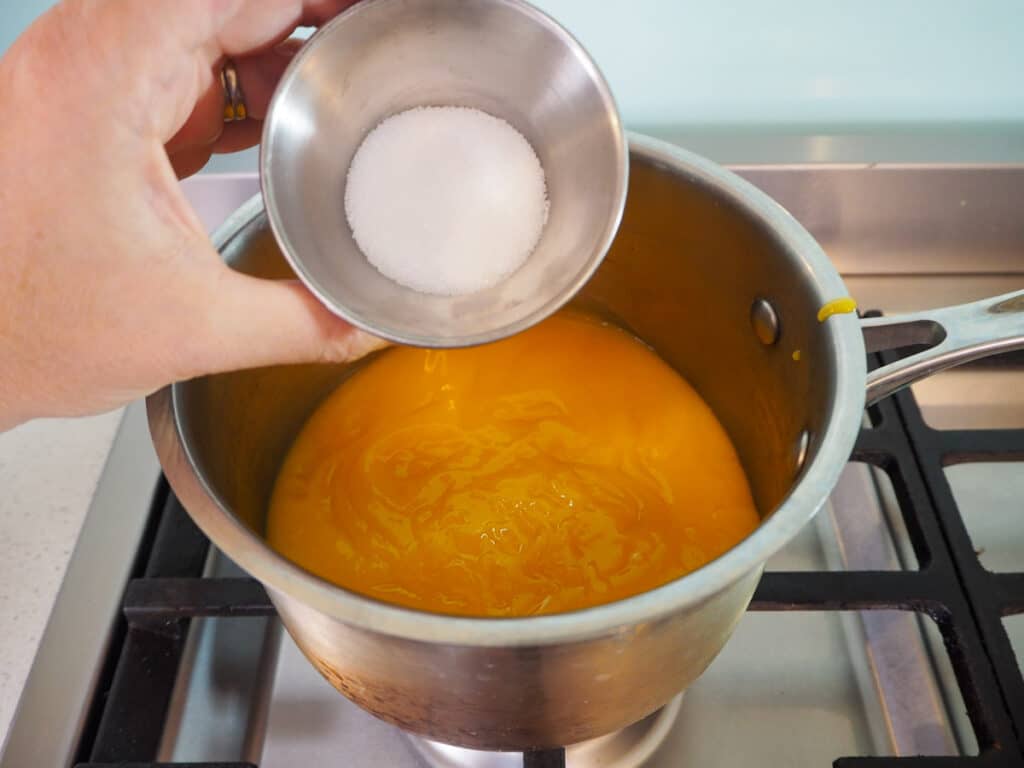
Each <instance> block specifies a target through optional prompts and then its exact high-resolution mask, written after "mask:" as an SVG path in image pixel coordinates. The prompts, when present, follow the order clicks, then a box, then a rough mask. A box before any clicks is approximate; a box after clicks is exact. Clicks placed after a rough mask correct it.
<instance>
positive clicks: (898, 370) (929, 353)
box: [861, 291, 1024, 405]
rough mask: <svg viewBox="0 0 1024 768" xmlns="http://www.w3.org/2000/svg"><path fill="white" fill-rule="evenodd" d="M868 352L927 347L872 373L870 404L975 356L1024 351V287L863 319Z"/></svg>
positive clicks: (974, 358)
mask: <svg viewBox="0 0 1024 768" xmlns="http://www.w3.org/2000/svg"><path fill="white" fill-rule="evenodd" d="M861 330H862V331H863V332H864V346H865V347H866V348H867V351H868V352H880V351H882V350H886V349H898V348H900V347H908V346H916V345H920V344H926V345H928V349H926V350H924V351H923V352H919V353H917V354H914V355H911V356H909V357H906V358H903V359H902V360H898V361H897V362H895V363H891V364H890V365H885V366H882V367H881V368H877V369H875V370H874V371H871V372H870V373H869V374H868V378H867V398H866V399H867V404H868V405H871V404H873V403H876V402H878V401H879V400H881V399H882V398H883V397H888V396H889V395H891V394H893V393H894V392H897V391H899V390H901V389H903V388H904V387H906V386H908V385H910V384H913V383H914V382H915V381H918V380H919V379H923V378H925V377H927V376H931V375H932V374H933V373H938V372H939V371H943V370H945V369H947V368H952V367H953V366H956V365H961V364H962V363H968V362H970V361H972V360H979V359H981V358H983V357H989V356H991V355H996V354H999V353H1001V352H1010V351H1012V350H1015V349H1024V291H1015V292H1014V293H1007V294H1005V295H1003V296H996V297H995V298H990V299H982V300H981V301H975V302H972V303H970V304H959V305H957V306H954V307H945V308H943V309H934V310H927V311H924V312H915V313H913V314H907V315H897V316H895V317H872V318H867V319H864V320H861Z"/></svg>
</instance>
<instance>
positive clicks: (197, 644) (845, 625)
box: [0, 165, 1024, 768]
mask: <svg viewBox="0 0 1024 768" xmlns="http://www.w3.org/2000/svg"><path fill="white" fill-rule="evenodd" d="M736 170H737V171H738V172H740V173H741V174H742V175H744V176H746V177H747V178H748V179H749V180H751V181H752V182H753V183H755V184H757V185H758V186H761V187H762V188H763V189H765V190H766V191H767V192H768V193H769V194H771V195H772V196H774V197H775V198H776V199H777V200H779V201H780V202H781V203H782V204H783V205H785V206H786V207H787V208H788V209H789V210H790V211H791V212H792V213H793V215H794V216H796V217H797V218H798V219H799V220H801V221H802V222H803V223H804V225H805V226H806V227H807V228H808V229H809V230H810V231H811V233H812V234H814V235H815V236H816V237H817V238H818V240H819V242H821V243H822V245H823V246H824V247H825V249H826V251H827V252H828V253H829V254H830V256H831V257H832V258H833V260H834V261H835V263H836V265H837V266H838V268H839V269H840V271H841V272H842V273H843V275H844V278H845V279H846V281H847V285H848V287H849V288H850V291H851V293H852V295H853V296H854V297H855V298H857V299H858V302H859V303H860V305H861V306H862V307H872V308H877V309H880V310H883V311H885V312H886V313H895V312H902V311H914V310H918V309H925V308H928V307H936V306H940V305H944V304H950V303H957V302H961V301H969V300H972V299H977V298H982V297H984V296H989V295H997V294H1000V293H1004V292H1007V291H1010V290H1014V289H1019V288H1020V287H1021V283H1022V282H1024V201H1022V199H1021V198H1020V196H1019V193H1018V192H1019V190H1020V189H1022V188H1024V168H1015V167H964V166H960V167H923V166H912V167H901V166H877V165H876V166H829V167H823V166H785V167H781V166H747V167H741V168H737V169H736ZM186 188H187V191H188V193H189V195H190V197H191V199H192V200H193V201H194V202H195V204H196V205H197V207H198V208H199V210H200V212H201V214H202V215H203V218H204V220H205V222H206V223H207V224H208V226H210V227H211V228H212V227H214V226H215V225H216V224H217V223H219V221H221V220H222V219H223V218H224V216H225V215H226V214H227V213H229V212H230V211H232V210H233V209H234V208H235V207H237V205H239V204H240V203H241V202H242V201H243V200H244V199H245V198H247V197H248V196H250V195H251V194H254V193H255V192H256V191H257V183H256V179H255V177H253V176H250V175H236V176H220V177H199V178H197V179H195V180H192V181H191V182H189V183H188V185H187V187H186ZM873 362H875V363H877V362H880V361H878V360H874V361H873ZM1022 385H1024V360H1022V359H1021V357H1020V356H1016V357H1015V356H1008V357H1005V358H1002V359H999V360H996V361H990V362H987V363H984V364H978V365H974V366H972V367H969V368H966V369H962V370H958V371H953V372H949V373H945V374H942V375H940V376H938V377H936V378H934V379H932V380H929V381H927V382H924V383H922V384H919V385H916V386H915V387H914V388H913V390H912V391H907V392H903V393H900V394H899V395H897V396H896V397H895V398H893V399H890V400H887V401H883V402H882V403H881V404H880V405H879V406H876V407H873V408H871V409H870V410H869V412H868V413H866V414H865V422H864V428H863V430H862V432H861V435H860V438H859V440H858V443H857V447H856V449H855V451H854V454H853V456H852V459H851V462H850V464H849V465H848V466H847V468H846V470H845V472H844V474H843V477H842V479H841V481H840V483H839V485H838V486H837V488H836V489H835V492H834V493H833V495H832V498H831V500H830V502H829V504H828V505H827V507H826V508H825V509H824V510H822V512H821V513H820V514H819V515H818V517H817V518H816V520H815V521H814V523H812V524H811V525H809V526H807V528H806V529H805V530H804V531H803V532H802V533H801V534H800V535H799V536H798V537H797V538H796V539H795V540H794V541H793V542H792V543H791V544H790V545H789V546H788V547H786V548H785V549H784V550H783V551H782V552H780V553H779V554H778V555H777V556H775V557H774V558H773V559H772V560H771V561H769V563H768V567H767V571H766V574H765V576H764V578H763V579H762V582H761V584H760V586H759V588H758V591H757V594H756V595H755V598H754V601H753V603H752V605H751V609H750V611H749V612H748V613H747V615H746V617H745V618H744V619H743V620H742V621H741V623H740V625H739V628H738V629H737V631H736V633H735V635H734V636H733V638H732V639H731V640H730V641H729V643H728V645H727V646H726V648H725V650H724V651H723V653H722V654H721V655H720V656H719V657H718V658H717V659H716V660H715V661H714V662H713V663H712V665H711V667H710V668H709V669H708V671H707V672H706V673H705V674H704V675H703V676H702V677H701V678H700V679H699V680H698V681H697V682H696V683H695V684H694V685H693V686H692V687H691V688H690V689H689V690H687V691H686V692H685V694H684V695H683V696H682V697H681V698H679V699H676V700H675V701H673V702H672V703H671V704H670V705H668V706H667V707H666V708H664V709H663V710H661V711H659V712H657V713H655V714H653V715H652V716H651V717H649V718H647V719H646V720H645V721H642V722H641V723H638V724H636V725H634V726H631V727H630V728H628V729H626V730H625V731H623V732H620V733H617V734H612V735H610V736H608V737H604V738H602V739H598V740H595V741H594V742H588V743H586V744H582V745H567V747H566V748H565V749H559V750H550V751H545V752H537V753H528V754H526V755H522V754H511V753H506V754H500V753H479V752H476V753H474V752H471V751H467V750H458V749H454V748H451V747H447V746H445V745H439V744H434V743H430V742H425V741H423V740H420V739H418V738H416V737H413V736H410V735H409V734H406V733H403V732H402V731H400V730H398V729H397V728H395V727H393V726H390V725H387V724H385V723H383V722H381V721H378V720H376V719H374V718H373V717H372V716H370V715H369V714H366V713H365V712H363V711H362V710H360V709H359V708H357V707H356V706H355V705H353V704H350V703H349V702H348V701H347V700H346V699H344V698H342V697H341V696H340V694H338V693H337V692H336V691H335V689H334V688H332V687H331V686H330V685H329V684H328V683H327V682H326V681H324V680H323V679H322V678H321V677H320V676H319V675H318V673H317V672H316V671H315V670H314V669H313V668H312V667H311V666H310V664H309V663H308V662H307V661H306V659H305V658H304V657H303V656H302V655H301V653H300V652H299V651H298V649H297V648H296V647H295V645H294V644H293V643H292V642H291V640H290V639H289V638H288V636H287V635H286V634H284V633H283V632H282V630H281V628H280V626H279V623H278V622H277V620H276V618H275V617H274V611H273V608H272V606H271V605H270V603H269V601H268V600H267V598H266V594H265V593H264V591H263V589H262V587H260V585H259V584H257V583H256V582H254V581H252V580H251V579H248V578H247V577H246V576H245V574H244V573H242V572H241V571H239V570H238V569H237V567H235V566H234V565H233V564H232V563H230V562H229V561H227V559H226V558H224V557H223V556H222V555H220V554H219V553H217V552H216V551H215V550H213V549H212V548H211V547H210V545H209V542H208V541H207V540H206V539H205V537H203V536H202V534H201V533H200V532H199V531H198V530H197V529H196V528H195V526H194V525H193V524H192V523H191V521H190V520H189V518H188V516H187V514H186V513H185V512H184V510H183V509H182V508H181V506H180V504H179V503H178V502H177V500H176V499H175V498H174V496H173V494H172V493H171V492H170V491H169V489H168V488H167V486H166V484H165V483H164V482H163V481H162V480H161V479H160V472H159V466H158V464H157V462H156V459H155V456H154V455H153V452H152V448H151V446H150V444H149V437H148V432H147V429H146V424H145V414H144V411H143V408H142V406H141V405H138V404H137V405H133V406H131V407H130V408H129V409H128V411H127V412H126V415H125V419H124V422H123V424H122V426H121V429H120V431H119V433H118V436H117V438H116V440H115V443H114V446H113V448H112V451H111V454H110V458H109V461H108V464H107V467H106V469H105V471H104V474H103V477H102V479H101V481H100V484H99V487H98V489H97V493H96V496H95V498H94V501H93V504H92V507H91V508H90V511H89V514H88V517H87V519H86V523H85V526H84V527H83V531H82V534H81V538H80V540H79V543H78V546H77V548H76V550H75V553H74V556H73V559H72V562H71V564H70V566H69V569H68V574H67V577H66V580H65V583H64V586H63V588H62V591H61V594H60V596H59V597H58V601H57V604H56V606H55V609H54V613H53V615H52V617H51V620H50V623H49V626H48V627H47V630H46V633H45V635H44V637H43V640H42V642H41V645H40V650H39V653H38V655H37V658H36V661H35V664H34V666H33V669H32V672H31V674H30V677H29V680H28V683H27V685H26V688H25V691H24V693H23V696H22V701H21V704H20V707H19V711H18V714H17V716H16V719H15V721H14V723H13V724H12V728H11V732H10V737H9V740H8V743H7V745H6V749H5V751H4V753H3V756H2V760H0V763H2V765H3V766H27V765H81V766H90V767H91V768H99V767H100V766H103V767H104V768H106V767H107V766H114V765H124V764H126V763H127V764H130V765H133V766H138V767H141V766H152V765H155V764H160V765H162V766H168V765H189V766H195V765H206V766H208V767H209V768H212V767H213V766H221V768H241V766H248V765H252V766H259V767H260V768H282V767H284V766H293V765H323V766H333V765H337V766H352V767H353V768H359V767H361V766H381V765H387V766H396V767H403V766H410V767H412V766H416V767H418V768H424V767H426V766H459V765H473V766H494V767H495V768H498V767H499V766H500V767H502V768H504V766H520V765H528V766H560V765H569V766H578V767H582V766H635V767H637V768H639V766H651V767H653V768H661V767H662V766H679V765H700V766H735V765H745V764H750V765H753V764H756V765H760V766H775V765H778V766H826V765H830V764H836V765H849V766H853V765H865V766H866V765H872V766H891V767H892V768H907V767H912V768H913V767H916V768H922V767H924V766H932V765H936V766H937V765H941V766H946V767H949V766H965V768H968V767H972V766H981V765H992V766H998V765H1007V766H1008V765H1020V764H1022V763H1024V678H1022V675H1021V665H1020V663H1019V662H1018V658H1017V657H1018V656H1019V657H1020V658H1024V524H1022V522H1021V518H1020V514H1021V509H1022V503H1021V501H1020V499H1021V497H1022V496H1024V469H1022V466H1021V464H1020V463H1019V462H1021V461H1024V386H1022Z"/></svg>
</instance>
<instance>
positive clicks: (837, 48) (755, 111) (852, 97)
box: [0, 0, 1024, 167]
mask: <svg viewBox="0 0 1024 768" xmlns="http://www.w3.org/2000/svg"><path fill="white" fill-rule="evenodd" d="M139 1H142V0H139ZM537 4H538V5H539V6H540V7H542V8H544V9H545V10H546V11H548V12H549V13H551V14H552V15H553V16H555V17H556V18H557V19H559V20H560V21H561V22H562V23H563V24H565V25H566V26H567V27H568V28H569V29H570V30H571V31H572V32H573V33H574V34H575V35H576V36H577V37H578V38H579V39H580V40H581V41H582V42H583V44H584V45H585V46H587V47H588V48H589V50H590V51H591V53H592V54H593V55H594V57H595V58H596V59H597V61H598V63H599V65H600V66H601V68H602V69H603V70H604V72H605V74H606V75H607V77H608V79H609V80H610V81H611V84H612V87H613V89H614V91H615V93H616V96H617V98H618V100H619V104H620V107H621V110H622V113H623V116H624V118H625V121H626V123H627V124H628V125H629V126H630V127H632V128H639V129H642V130H648V131H653V132H655V133H672V132H682V133H693V132H698V133H699V132H702V131H709V130H718V129H723V130H750V129H757V130H762V131H767V132H773V133H776V134H778V133H780V132H781V133H786V132H797V133H804V134H806V133H813V132H818V131H824V132H826V133H831V134H836V133H842V132H847V131H854V132H856V131H858V130H861V129H863V128H864V127H866V126H868V127H872V128H874V129H877V128H878V127H880V126H882V127H887V128H888V127H891V128H895V129H897V130H900V129H907V127H911V126H920V125H925V126H932V127H939V128H941V127H942V126H963V125H967V126H971V127H974V128H977V127H981V128H982V129H983V130H987V131H996V132H999V133H1001V134H1005V133H1006V132H1007V131H1009V132H1010V133H1015V134H1017V136H1018V137H1019V132H1020V131H1021V130H1024V84H1022V83H1024V3H1021V2H1020V0H982V1H981V2H979V1H978V0H897V1H896V2H893V1H892V0H857V2H821V1H820V0H776V1H775V2H770V3H768V2H764V0H729V1H728V2H717V1H716V0H701V1H700V2H696V1H695V0H631V2H629V3H626V2H600V3H598V2H593V1H592V0H538V2H537ZM50 5H52V0H3V1H2V2H0V48H6V46H7V45H8V44H9V43H10V41H11V40H13V39H14V37H15V36H16V35H17V34H18V33H19V32H20V31H21V30H22V29H23V28H24V27H25V26H26V25H27V24H28V23H29V22H30V21H31V19H32V18H34V17H35V16H36V15H38V14H39V13H41V12H42V10H43V9H45V8H47V7H48V6H50ZM1004 138H1005V137H1004ZM1011 143H1013V142H1011ZM1018 149H1019V147H1018ZM250 161H251V157H250V158H248V159H246V158H244V157H243V158H241V159H240V160H236V161H235V162H234V163H231V164H229V165H230V166H232V167H242V166H247V165H249V164H250ZM225 167H227V166H225Z"/></svg>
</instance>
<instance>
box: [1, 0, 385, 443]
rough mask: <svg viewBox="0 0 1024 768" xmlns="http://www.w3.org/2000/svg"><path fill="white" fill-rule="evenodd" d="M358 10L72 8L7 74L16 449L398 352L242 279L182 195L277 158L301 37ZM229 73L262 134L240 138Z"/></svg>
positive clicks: (99, 3) (23, 44)
mask: <svg viewBox="0 0 1024 768" xmlns="http://www.w3.org/2000/svg"><path fill="white" fill-rule="evenodd" d="M352 2H353V0H347V1H346V0H319V1H318V2H317V1H314V0H307V1H306V2H301V0H66V2H64V3H62V4H60V5H58V6H57V7H55V8H54V9H53V10H51V11H50V12H49V13H47V14H46V15H45V16H43V17H42V18H40V19H39V20H38V21H37V22H36V23H35V24H34V25H33V26H32V27H31V28H30V29H29V30H28V31H27V32H26V33H25V34H24V35H23V36H22V38H21V39H19V40H18V41H17V42H16V43H15V44H14V45H13V46H12V47H11V49H10V50H9V51H8V52H7V53H6V54H5V55H4V57H3V58H2V59H0V114H2V115H3V116H4V117H3V120H0V147H2V148H3V153H2V155H0V430H3V429H5V428H8V427H11V426H13V425H15V424H17V423H19V422H21V421H25V420H27V419H30V418H33V417H36V416H57V415H78V414H87V413H94V412H99V411H103V410H107V409H110V408H114V407H116V406H119V405H122V404H124V403H126V402H128V401H130V400H133V399H135V398H137V397H140V396H142V395H146V394H148V393H150V392H152V391H154V390H156V389H158V388H159V387H161V386H163V385H165V384H167V383H169V382H172V381H177V380H182V379H187V378H191V377H194V376H198V375H202V374H206V373H215V372H219V371H225V370H232V369H239V368H248V367H256V366H262V365H270V364H277V363H290V362H305V361H317V360H324V361H340V360H346V359H351V358H354V357H358V356H360V355H362V354H365V353H366V352H368V351H370V350H371V349H373V348H376V347H377V346H379V345H380V342H379V341H378V340H376V339H373V338H372V337H370V336H368V335H366V334H364V333H362V332H360V331H357V330H355V329H353V328H352V327H351V326H349V325H348V324H346V323H345V322H343V321H342V320H340V319H338V318H336V317H335V316H334V315H332V314H330V313H329V312H328V311H327V310H326V309H324V308H323V307H322V306H321V305H320V304H319V302H317V301H316V300H315V299H314V298H313V296H312V295H311V294H310V293H308V292H307V291H306V290H305V289H304V288H303V287H302V286H301V285H299V284H298V283H296V282H290V281H279V282H274V281H266V280H258V279H256V278H252V277H248V276H244V275H241V274H239V273H237V272H234V271H232V270H231V269H229V268H228V267H226V266H225V265H224V264H223V262H222V261H221V259H220V257H219V255H218V254H217V252H216V251H215V250H214V249H213V248H212V246H211V245H210V242H209V240H208V239H207V236H206V234H205V232H204V230H203V227H202V225H201V224H200V222H199V219H198V217H197V216H196V214H195V212H194V211H193V210H192V209H191V208H190V207H189V205H188V202H187V201H186V199H185V197H184V195H183V194H182V192H181V189H180V187H179V185H178V177H180V176H184V175H187V174H189V173H193V172H194V171H196V170H198V169H199V168H200V167H202V166H203V165H204V164H205V163H206V161H207V160H208V159H209V157H210V154H211V153H214V152H232V151H235V150H238V149H242V148H245V147H248V146H251V145H253V144H255V143H256V142H257V141H258V140H259V134H260V127H261V123H260V120H261V119H262V118H263V116H264V114H265V112H266V108H267V103H268V101H269V99H270V95H271V93H272V91H273V89H274V86H275V84H276V82H277V80H278V78H279V77H280V75H281V73H282V72H283V70H284V68H285V66H286V65H287V63H288V59H289V57H290V55H291V54H292V53H293V52H294V50H295V45H294V43H295V41H293V40H287V41H286V38H288V36H289V35H290V34H291V33H292V32H293V31H294V29H295V28H296V26H297V25H300V24H301V25H316V24H320V23H323V22H324V21H326V20H327V19H329V18H330V17H332V16H333V15H335V14H337V13H338V12H340V11H341V10H343V9H344V8H345V7H347V6H348V5H351V4H352ZM225 57H232V59H233V60H234V61H235V62H236V66H237V69H238V72H239V75H240V81H241V83H242V86H243V89H244V91H245V96H246V101H247V105H248V107H249V112H250V118H252V119H249V120H246V121H244V122H237V123H229V124H225V123H224V122H223V110H224V101H223V94H222V88H221V85H220V79H219V72H220V68H221V66H222V62H223V61H224V58H225ZM339 215H341V212H339Z"/></svg>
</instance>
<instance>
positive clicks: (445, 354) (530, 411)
mask: <svg viewBox="0 0 1024 768" xmlns="http://www.w3.org/2000/svg"><path fill="white" fill-rule="evenodd" d="M758 522H759V519H758V515H757V512H756V510H755V507H754V502H753V500H752V498H751V494H750V489H749V486H748V483H747V480H746V477H745V475H744V473H743V469H742V468H741V466H740V463H739V460H738V458H737V456H736V452H735V450H734V449H733V446H732V444H731V443H730V441H729V438H728V436H727V435H726V433H725V430H723V429H722V427H721V425H720V424H719V423H718V421H717V419H716V418H715V416H714V414H713V413H712V412H711V409H710V408H708V406H707V405H705V403H704V402H703V400H701V398H700V397H699V396H698V395H697V393H696V392H694V390H693V389H692V388H691V387H690V386H689V384H687V383H686V381H685V380H684V379H682V378H681V377H680V376H679V374H677V373H676V372H675V371H673V370H672V369H671V368H670V367H669V366H668V365H666V364H665V363H664V362H663V361H662V360H661V359H660V358H659V357H657V356H656V355H655V354H654V353H653V352H652V351H651V350H650V349H648V348H647V347H646V346H644V345H643V344H642V343H641V342H639V341H638V340H637V339H635V338H634V337H632V336H630V335H628V334H627V333H625V332H623V331H622V330H619V329H618V328H615V327H612V326H609V325H606V324H602V323H600V322H599V321H597V320H595V319H592V318H590V317H588V316H584V315H578V314H574V313H569V312H562V313H559V314H557V315H555V316H553V317H552V318H550V319H548V320H546V321H545V322H543V323H541V324H539V325H537V326H535V327H533V328H531V329H530V330H527V331H525V332H523V333H520V334H518V335H516V336H513V337H511V338H509V339H505V340H503V341H499V342H496V343H493V344H488V345H485V346H480V347H474V348H470V349H459V350H448V351H438V350H429V351H428V350H422V349H412V348H393V349H390V350H388V351H386V352H384V353H383V354H381V355H380V356H379V357H377V358H376V359H374V360H373V361H371V362H370V363H369V364H368V365H366V366H365V367H364V368H362V369H361V370H359V371H358V372H356V373H355V374H353V375H352V376H351V378H349V379H348V380H347V381H345V382H344V383H343V384H342V385H341V386H340V387H339V388H338V389H337V390H336V391H335V392H334V393H333V394H332V395H331V396H330V397H328V398H327V400H325V401H324V403H323V404H322V405H321V406H320V407H319V409H318V410H317V411H316V412H315V413H314V414H313V416H312V418H310V420H309V421H308V423H307V424H306V425H305V427H304V428H303V429H302V432H301V433H300V434H299V436H298V438H297V439H296V441H295V443H294V445H293V446H292V448H291V449H290V451H289V453H288V455H287V457H286V459H285V461H284V464H283V466H282V468H281V471H280V474H279V476H278V478H277V482H276V485H275V488H274V492H273V496H272V499H271V503H270V510H269V517H268V528H267V535H268V540H269V542H270V544H271V546H273V547H274V548H275V549H276V550H278V551H279V552H280V553H281V554H283V555H284V556H286V557H288V558H289V559H291V560H292V561H294V562H295V563H297V564H298V565H300V566H302V567H303V568H305V569H306V570H308V571H310V572H312V573H314V574H316V575H318V576H320V577H322V578H324V579H326V580H327V581H330V582H333V583H335V584H337V585H340V586H342V587H345V588H346V589H349V590H352V591H354V592H359V593H361V594H363V595H367V596H369V597H372V598H376V599H378V600H382V601H385V602H389V603H397V604H399V605H404V606H408V607H411V608H417V609H420V610H423V611H432V612H436V613H447V614H460V615H467V616H532V615H536V614H546V613H558V612H561V611H570V610H575V609H579V608H585V607H589V606H593V605H598V604H601V603H607V602H611V601H613V600H619V599H621V598H625V597H629V596H630V595H635V594H638V593H640V592H644V591H646V590H649V589H651V588H653V587H657V586H660V585H662V584H665V583H666V582H669V581H671V580H673V579H675V578H677V577H679V576H682V575H683V574H685V573H688V572H689V571H692V570H694V569H696V568H699V567H700V566H702V565H704V564H705V563H707V562H708V561H709V560H712V559H714V558H715V557H717V556H718V555H720V554H722V553H723V552H725V551H726V550H727V549H729V548H730V547H732V546H733V545H734V544H736V543H737V542H738V541H740V540H741V539H742V538H744V537H745V536H746V535H747V534H749V533H750V532H751V531H752V530H753V529H754V528H755V527H756V526H757V524H758Z"/></svg>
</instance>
